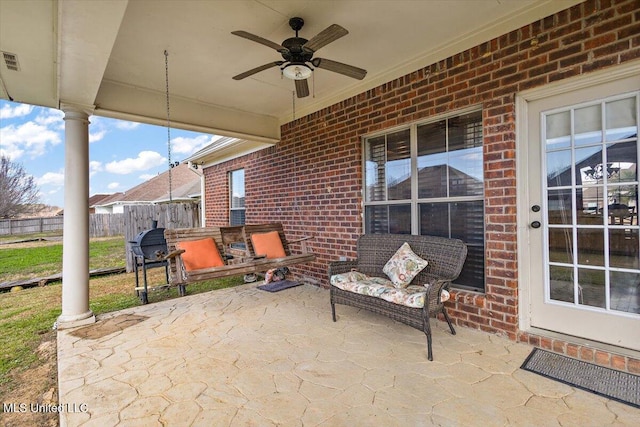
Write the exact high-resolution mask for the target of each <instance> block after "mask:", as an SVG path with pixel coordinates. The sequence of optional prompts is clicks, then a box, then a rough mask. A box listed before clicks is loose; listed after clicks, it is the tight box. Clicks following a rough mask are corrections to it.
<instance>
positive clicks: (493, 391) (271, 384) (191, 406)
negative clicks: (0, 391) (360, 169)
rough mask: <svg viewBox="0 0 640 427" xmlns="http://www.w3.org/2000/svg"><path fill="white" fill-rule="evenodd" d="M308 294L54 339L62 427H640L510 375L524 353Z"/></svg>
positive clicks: (638, 418)
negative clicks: (429, 351)
mask: <svg viewBox="0 0 640 427" xmlns="http://www.w3.org/2000/svg"><path fill="white" fill-rule="evenodd" d="M336 311H337V315H338V321H337V322H335V323H334V322H332V321H331V309H330V305H329V293H328V291H327V290H325V289H321V288H317V287H315V286H310V285H304V286H300V287H297V288H292V289H287V290H284V291H281V292H278V293H269V292H264V291H260V290H258V289H256V288H255V285H244V286H240V287H237V288H231V289H223V290H218V291H213V292H209V293H206V294H199V295H192V296H186V297H183V298H179V299H174V300H170V301H164V302H161V303H156V304H150V305H145V306H140V307H136V308H133V309H128V310H123V311H119V312H116V313H109V314H108V315H104V316H101V317H100V318H99V319H98V322H97V323H96V324H94V325H90V326H84V327H81V328H77V329H74V330H62V331H59V332H58V375H59V399H60V403H61V404H62V405H61V407H63V408H68V410H66V411H64V412H63V413H61V417H60V422H61V425H62V426H79V425H82V426H100V427H103V426H145V427H146V426H154V425H157V426H161V425H166V426H403V427H405V426H429V425H438V426H507V425H508V426H576V425H579V426H605V425H620V426H622V425H640V409H636V408H633V407H630V406H627V405H624V404H621V403H618V402H615V401H611V400H608V399H605V398H603V397H600V396H597V395H594V394H591V393H587V392H584V391H581V390H578V389H575V388H572V387H569V386H567V385H564V384H561V383H558V382H555V381H551V380H548V379H546V378H543V377H540V376H538V375H535V374H532V373H530V372H526V371H523V370H521V369H519V367H520V365H521V364H522V362H523V361H524V359H525V358H526V356H527V355H528V354H529V352H530V351H531V347H530V346H528V345H524V344H519V343H515V342H512V341H509V340H507V339H505V338H502V337H498V336H495V335H490V334H487V333H482V332H478V331H474V330H469V329H465V328H458V329H457V331H458V334H457V335H455V336H453V335H451V334H450V333H449V332H448V328H447V326H446V324H442V323H440V322H437V321H434V327H433V335H434V345H433V351H434V361H433V362H429V361H428V360H427V357H426V339H425V336H424V334H423V333H422V332H420V331H417V330H415V329H413V328H410V327H408V326H405V325H402V324H400V323H397V322H394V321H391V320H389V319H387V318H385V317H381V316H378V315H374V314H371V313H368V312H365V311H360V310H357V309H354V308H352V307H346V306H337V309H336Z"/></svg>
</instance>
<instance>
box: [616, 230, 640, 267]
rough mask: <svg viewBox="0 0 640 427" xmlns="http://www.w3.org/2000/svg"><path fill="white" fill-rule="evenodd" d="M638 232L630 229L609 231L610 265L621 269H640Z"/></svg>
mask: <svg viewBox="0 0 640 427" xmlns="http://www.w3.org/2000/svg"><path fill="white" fill-rule="evenodd" d="M638 254H639V252H638V230H637V229H628V228H610V229H609V265H610V266H611V267H621V268H633V269H638V268H640V262H638V260H639V255H638Z"/></svg>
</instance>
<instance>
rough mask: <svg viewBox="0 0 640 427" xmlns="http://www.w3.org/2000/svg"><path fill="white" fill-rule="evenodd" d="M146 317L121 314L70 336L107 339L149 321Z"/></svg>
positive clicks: (78, 330) (76, 330)
mask: <svg viewBox="0 0 640 427" xmlns="http://www.w3.org/2000/svg"><path fill="white" fill-rule="evenodd" d="M147 319H148V317H146V316H138V315H137V314H121V315H119V316H115V317H112V318H110V319H105V320H103V321H99V322H97V323H94V324H92V325H89V326H84V327H82V328H78V329H75V330H74V331H72V332H70V333H69V334H70V335H73V336H74V337H78V338H88V339H92V340H95V339H98V338H102V337H105V336H107V335H109V334H113V333H114V332H120V331H122V330H123V329H126V328H128V327H129V326H133V325H137V324H138V323H140V322H144V321H145V320H147Z"/></svg>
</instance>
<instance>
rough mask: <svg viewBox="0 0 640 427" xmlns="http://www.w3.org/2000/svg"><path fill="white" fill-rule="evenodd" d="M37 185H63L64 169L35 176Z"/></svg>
mask: <svg viewBox="0 0 640 427" xmlns="http://www.w3.org/2000/svg"><path fill="white" fill-rule="evenodd" d="M36 183H37V184H38V185H53V186H55V187H62V186H63V185H64V170H61V171H60V172H47V173H45V174H44V175H42V176H41V177H40V178H36Z"/></svg>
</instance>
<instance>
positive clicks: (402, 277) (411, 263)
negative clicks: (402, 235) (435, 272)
mask: <svg viewBox="0 0 640 427" xmlns="http://www.w3.org/2000/svg"><path fill="white" fill-rule="evenodd" d="M426 266H427V261H425V260H423V259H422V258H420V257H419V256H418V255H416V254H415V252H413V250H412V249H411V246H409V244H408V243H407V242H404V243H403V244H402V246H400V249H398V250H397V251H396V253H395V254H394V255H393V256H392V257H391V258H390V259H389V261H387V263H386V264H385V265H384V268H383V269H382V271H383V272H384V274H386V275H387V276H389V279H391V281H392V282H393V285H394V286H395V287H396V288H406V287H407V286H408V285H409V283H411V281H412V280H413V278H414V277H416V275H417V274H418V273H420V272H421V271H422V270H423V269H424V268H425V267H426Z"/></svg>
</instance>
